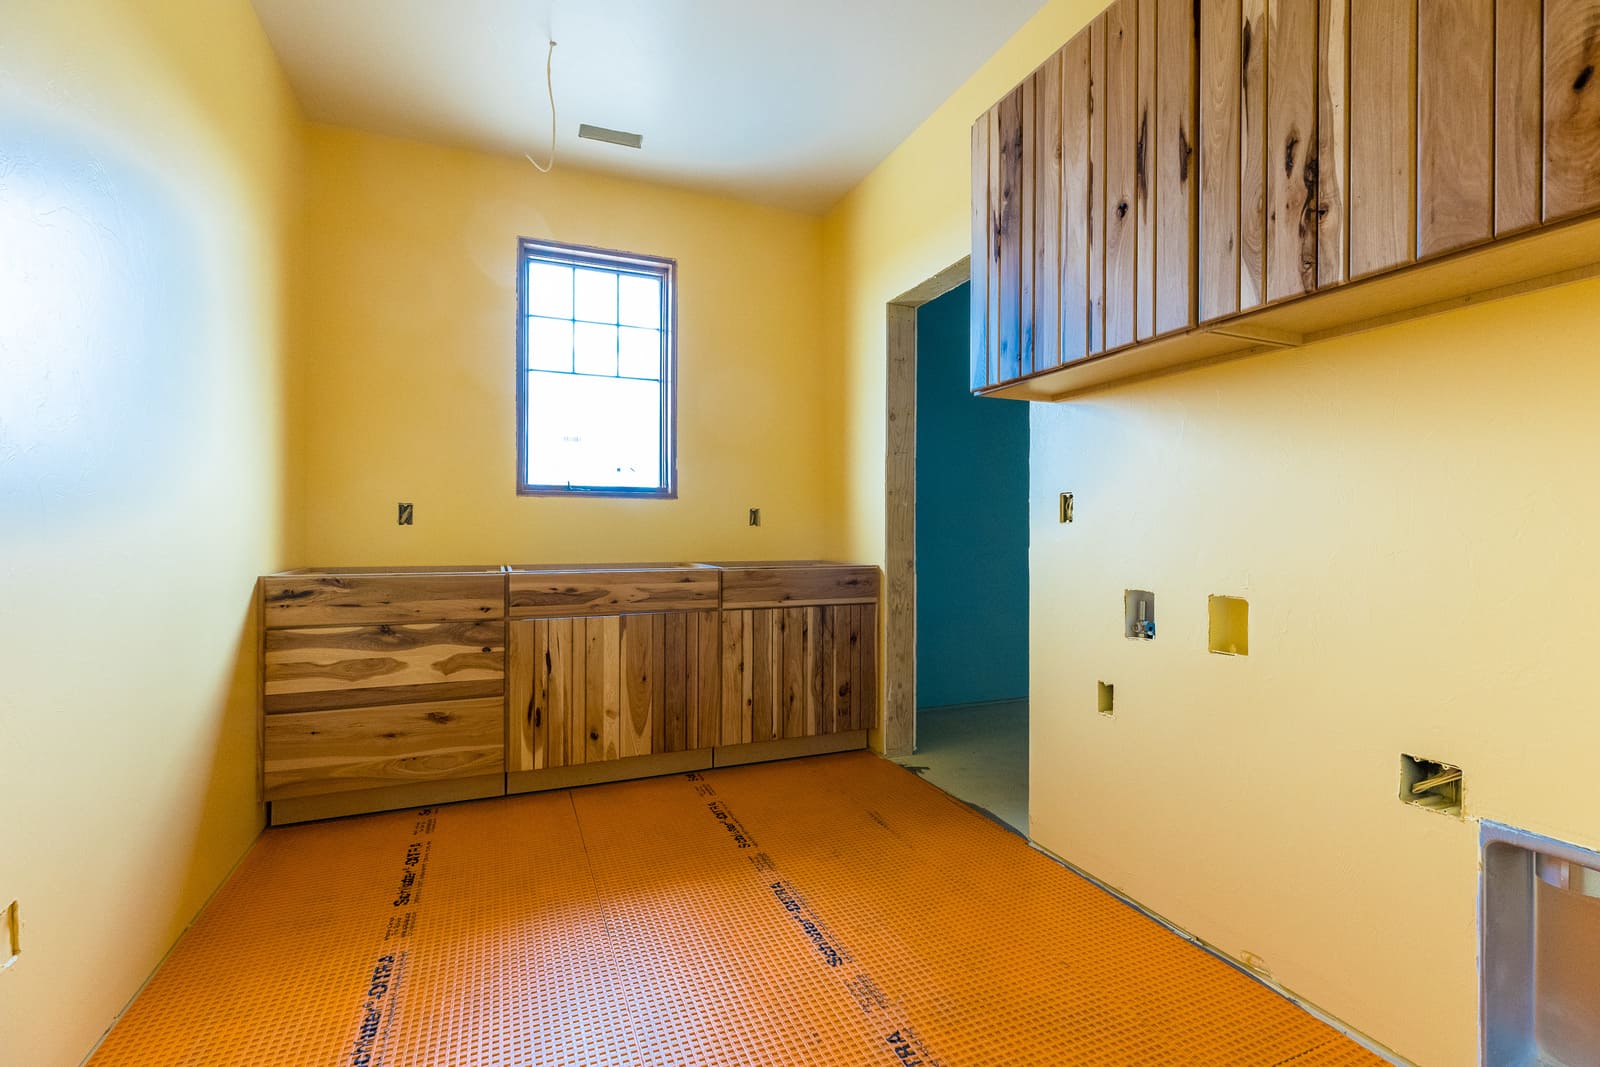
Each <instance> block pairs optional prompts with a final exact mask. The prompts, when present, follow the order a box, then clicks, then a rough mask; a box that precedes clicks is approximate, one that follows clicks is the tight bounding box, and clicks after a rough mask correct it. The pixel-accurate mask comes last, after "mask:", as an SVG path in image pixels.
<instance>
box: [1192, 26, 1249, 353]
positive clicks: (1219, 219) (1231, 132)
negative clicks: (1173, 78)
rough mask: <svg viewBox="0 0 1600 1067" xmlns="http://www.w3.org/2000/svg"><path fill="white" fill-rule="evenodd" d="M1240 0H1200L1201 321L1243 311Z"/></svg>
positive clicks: (1199, 276) (1199, 281)
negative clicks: (1241, 287) (1241, 271)
mask: <svg viewBox="0 0 1600 1067" xmlns="http://www.w3.org/2000/svg"><path fill="white" fill-rule="evenodd" d="M1243 38H1244V32H1243V22H1242V15H1241V8H1240V0H1200V261H1199V268H1198V277H1197V279H1196V280H1197V282H1198V285H1199V289H1200V295H1199V301H1200V319H1201V321H1202V322H1205V321H1209V320H1211V319H1215V318H1218V317H1220V316H1222V315H1231V314H1233V313H1234V312H1236V311H1238V310H1239V280H1240V259H1239V218H1240V214H1241V212H1242V210H1243V205H1242V198H1241V192H1242V190H1241V188H1240V182H1239V172H1240V165H1241V161H1242V155H1241V152H1240V140H1241V135H1242V133H1243V131H1244V122H1243V116H1242V115H1241V113H1240V104H1241V94H1242V91H1243V85H1244V82H1245V72H1244V71H1243V69H1242V67H1241V64H1242V57H1241V55H1240V50H1241V45H1242V43H1243Z"/></svg>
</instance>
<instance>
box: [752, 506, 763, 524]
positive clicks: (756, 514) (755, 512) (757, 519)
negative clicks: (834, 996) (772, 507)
mask: <svg viewBox="0 0 1600 1067" xmlns="http://www.w3.org/2000/svg"><path fill="white" fill-rule="evenodd" d="M750 525H751V526H760V525H761V509H760V508H751V509H750Z"/></svg>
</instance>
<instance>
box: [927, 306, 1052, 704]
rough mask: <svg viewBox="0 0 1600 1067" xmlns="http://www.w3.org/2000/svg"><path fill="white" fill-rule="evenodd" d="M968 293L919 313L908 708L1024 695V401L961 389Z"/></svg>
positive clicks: (965, 379) (965, 382)
mask: <svg viewBox="0 0 1600 1067" xmlns="http://www.w3.org/2000/svg"><path fill="white" fill-rule="evenodd" d="M969 288H970V287H969V286H966V285H963V286H961V287H960V288H958V289H956V290H954V291H952V292H949V293H946V294H945V295H944V296H941V297H940V298H939V299H937V300H934V301H931V302H930V303H927V304H924V305H923V306H922V307H921V308H919V309H918V310H917V705H918V706H919V707H924V708H937V707H944V706H946V705H949V704H971V703H977V702H979V701H985V700H1009V699H1013V698H1016V697H1025V696H1027V695H1028V405H1027V404H1026V403H1024V402H1022V401H1018V400H985V399H982V398H980V397H975V396H973V395H972V394H971V393H970V392H968V380H969V376H968V371H967V322H968V306H967V305H968V301H969V300H970V299H971V297H970V295H969Z"/></svg>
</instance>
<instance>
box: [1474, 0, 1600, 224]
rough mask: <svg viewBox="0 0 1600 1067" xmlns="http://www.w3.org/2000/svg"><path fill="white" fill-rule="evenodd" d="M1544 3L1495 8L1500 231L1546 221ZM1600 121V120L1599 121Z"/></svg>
mask: <svg viewBox="0 0 1600 1067" xmlns="http://www.w3.org/2000/svg"><path fill="white" fill-rule="evenodd" d="M1542 21H1543V3H1542V2H1541V0H1496V3H1495V9H1494V24H1495V25H1494V232H1495V236H1497V237H1498V236H1501V235H1502V234H1508V233H1516V232H1517V231H1518V230H1525V229H1528V228H1529V227H1531V226H1537V225H1539V222H1540V188H1539V186H1540V178H1541V175H1542V173H1543V168H1544V152H1543V145H1542V144H1541V140H1542V135H1543V130H1542V129H1541V128H1540V118H1541V108H1540V101H1541V95H1542V93H1543V82H1544V70H1543V66H1544V64H1543V59H1544V47H1543V44H1544V42H1543V40H1542V33H1543V30H1544V26H1543V25H1542ZM1597 118H1600V116H1597Z"/></svg>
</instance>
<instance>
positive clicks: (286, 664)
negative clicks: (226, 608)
mask: <svg viewBox="0 0 1600 1067" xmlns="http://www.w3.org/2000/svg"><path fill="white" fill-rule="evenodd" d="M505 634H506V625H505V623H504V622H503V621H498V620H497V621H494V622H434V623H414V624H409V625H382V626H324V627H317V628H313V629H299V630H268V631H267V632H266V634H265V642H264V643H265V654H264V659H263V667H264V674H263V677H264V681H265V704H266V710H267V712H268V714H272V713H276V712H285V711H311V710H317V709H325V708H333V707H341V708H349V707H355V706H360V705H373V704H398V703H410V702H414V701H420V700H440V699H455V698H465V697H487V696H500V695H501V693H502V686H503V685H504V680H505Z"/></svg>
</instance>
